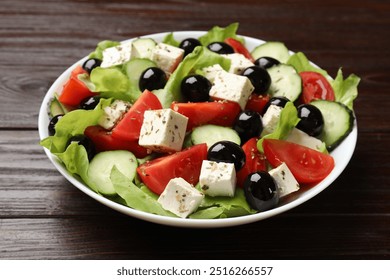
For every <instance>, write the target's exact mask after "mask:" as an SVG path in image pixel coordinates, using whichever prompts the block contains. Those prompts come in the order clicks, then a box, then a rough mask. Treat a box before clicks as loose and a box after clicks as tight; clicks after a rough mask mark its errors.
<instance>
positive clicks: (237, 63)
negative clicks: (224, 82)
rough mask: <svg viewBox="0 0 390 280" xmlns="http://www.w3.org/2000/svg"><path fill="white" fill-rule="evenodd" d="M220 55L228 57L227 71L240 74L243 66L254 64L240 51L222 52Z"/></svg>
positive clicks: (243, 68)
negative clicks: (228, 65)
mask: <svg viewBox="0 0 390 280" xmlns="http://www.w3.org/2000/svg"><path fill="white" fill-rule="evenodd" d="M222 56H223V57H225V58H228V59H230V68H229V73H233V74H237V75H240V74H241V73H242V72H243V71H244V70H245V68H248V67H250V66H253V65H254V64H253V62H252V61H250V60H249V59H247V58H246V57H245V56H244V55H242V54H240V53H230V54H223V55H222Z"/></svg>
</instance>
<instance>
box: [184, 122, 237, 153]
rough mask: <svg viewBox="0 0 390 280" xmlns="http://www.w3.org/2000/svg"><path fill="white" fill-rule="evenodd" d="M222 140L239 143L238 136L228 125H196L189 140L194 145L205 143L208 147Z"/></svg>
mask: <svg viewBox="0 0 390 280" xmlns="http://www.w3.org/2000/svg"><path fill="white" fill-rule="evenodd" d="M223 140H228V141H232V142H234V143H237V144H238V145H241V139H240V136H239V135H238V133H237V132H236V131H235V130H234V129H232V128H230V127H225V126H219V125H213V124H206V125H202V126H198V127H196V128H195V129H194V130H193V131H192V133H191V141H192V144H194V145H197V144H201V143H206V144H207V147H208V148H209V147H211V146H212V145H213V144H214V143H216V142H219V141H223Z"/></svg>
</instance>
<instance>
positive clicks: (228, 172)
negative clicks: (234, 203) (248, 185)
mask: <svg viewBox="0 0 390 280" xmlns="http://www.w3.org/2000/svg"><path fill="white" fill-rule="evenodd" d="M199 183H200V188H201V190H202V192H203V193H204V194H207V195H209V196H230V197H233V196H234V192H235V190H236V170H235V168H234V163H226V162H215V161H209V160H204V161H203V162H202V167H201V169H200V176H199Z"/></svg>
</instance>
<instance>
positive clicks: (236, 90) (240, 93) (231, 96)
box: [209, 71, 254, 110]
mask: <svg viewBox="0 0 390 280" xmlns="http://www.w3.org/2000/svg"><path fill="white" fill-rule="evenodd" d="M253 90H254V87H253V85H252V83H251V82H250V80H249V79H248V78H247V77H244V76H239V75H235V74H232V73H228V72H226V71H220V72H218V73H217V75H216V76H215V79H214V83H213V86H212V87H211V89H210V93H209V94H210V96H211V97H214V98H216V99H225V100H229V101H233V102H237V103H238V104H239V105H240V107H241V109H242V110H244V109H245V106H246V103H247V102H248V99H249V97H250V95H251V93H252V92H253Z"/></svg>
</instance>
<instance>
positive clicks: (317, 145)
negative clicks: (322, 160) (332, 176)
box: [286, 127, 326, 153]
mask: <svg viewBox="0 0 390 280" xmlns="http://www.w3.org/2000/svg"><path fill="white" fill-rule="evenodd" d="M286 141H289V142H293V143H295V144H299V145H302V146H305V147H308V148H310V149H313V150H317V151H319V152H321V153H323V152H326V145H325V143H324V142H322V141H321V140H320V139H317V138H315V137H313V136H310V135H309V134H307V133H305V132H303V131H302V130H300V129H298V128H295V127H294V128H293V129H292V130H291V132H290V133H289V135H288V136H287V138H286Z"/></svg>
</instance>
